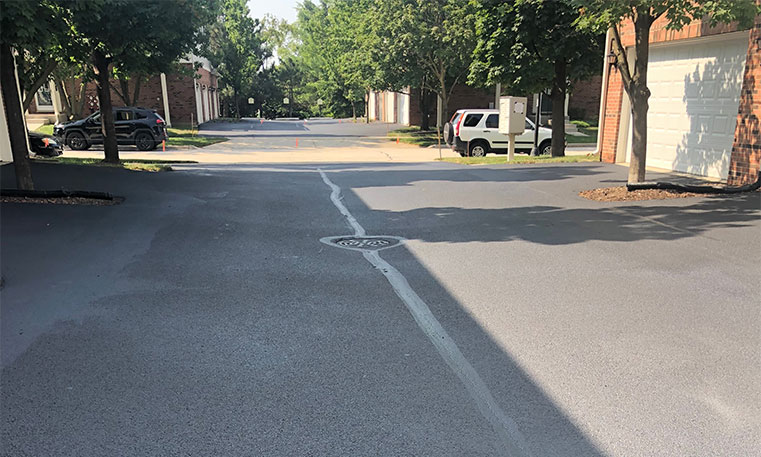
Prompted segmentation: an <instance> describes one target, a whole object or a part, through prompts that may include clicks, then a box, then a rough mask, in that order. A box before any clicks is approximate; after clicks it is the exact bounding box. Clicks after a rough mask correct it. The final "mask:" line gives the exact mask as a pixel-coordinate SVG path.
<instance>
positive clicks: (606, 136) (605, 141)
mask: <svg viewBox="0 0 761 457" xmlns="http://www.w3.org/2000/svg"><path fill="white" fill-rule="evenodd" d="M606 91H607V95H606V104H605V126H604V127H603V131H602V138H601V139H600V141H601V142H602V147H601V149H600V153H601V155H602V161H603V162H608V163H614V162H615V161H616V148H617V147H618V130H619V127H620V123H621V105H622V103H623V97H627V95H626V93H625V92H624V81H623V79H622V78H621V73H620V72H619V71H618V69H617V68H616V67H615V66H611V67H610V72H609V73H608V87H607V89H606Z"/></svg>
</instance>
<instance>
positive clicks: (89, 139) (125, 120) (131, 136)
mask: <svg viewBox="0 0 761 457" xmlns="http://www.w3.org/2000/svg"><path fill="white" fill-rule="evenodd" d="M114 126H115V127H116V141H117V143H119V144H134V145H135V146H137V148H138V149H140V150H141V151H148V150H151V149H155V148H156V146H157V145H158V144H160V143H161V141H162V140H166V139H167V138H168V137H167V134H166V122H164V119H163V118H162V117H161V116H160V115H159V114H158V113H157V112H156V111H153V110H150V109H146V108H139V107H131V106H125V107H121V106H120V107H118V108H114ZM53 134H54V135H55V137H56V138H58V139H59V140H60V141H61V142H62V143H63V144H65V145H67V146H68V147H70V148H71V149H78V150H82V149H88V148H89V147H90V146H92V145H93V144H103V133H102V129H101V123H100V111H96V112H95V113H93V114H92V115H90V116H89V117H86V118H84V119H82V120H79V121H74V122H69V123H66V124H56V126H55V128H54V129H53Z"/></svg>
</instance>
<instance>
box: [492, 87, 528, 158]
mask: <svg viewBox="0 0 761 457" xmlns="http://www.w3.org/2000/svg"><path fill="white" fill-rule="evenodd" d="M526 111H527V106H526V97H500V98H499V133H502V134H504V135H507V137H508V143H507V144H508V146H507V161H508V162H512V160H513V158H514V157H515V135H520V134H521V133H523V131H524V130H526Z"/></svg>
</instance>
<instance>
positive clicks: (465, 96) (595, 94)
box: [367, 76, 602, 130]
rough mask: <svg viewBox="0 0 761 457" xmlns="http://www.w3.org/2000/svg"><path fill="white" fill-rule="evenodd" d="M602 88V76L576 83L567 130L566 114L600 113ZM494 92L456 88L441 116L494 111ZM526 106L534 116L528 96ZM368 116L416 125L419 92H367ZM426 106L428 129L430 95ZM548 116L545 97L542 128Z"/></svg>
mask: <svg viewBox="0 0 761 457" xmlns="http://www.w3.org/2000/svg"><path fill="white" fill-rule="evenodd" d="M601 85H602V76H592V77H590V78H588V79H585V80H582V81H578V82H576V83H575V84H574V85H573V88H572V90H571V92H570V93H569V94H568V96H567V97H566V105H565V115H566V127H567V130H575V128H574V127H572V126H571V125H570V124H568V122H567V121H568V120H569V114H576V116H575V117H574V119H577V118H578V119H596V117H597V113H598V112H599V110H600V88H601ZM498 91H499V92H500V93H501V91H500V90H499V89H498V88H495V90H485V89H479V88H473V87H469V86H466V85H458V86H457V87H455V88H454V90H453V91H452V95H451V97H450V99H449V104H448V107H447V108H448V109H447V110H448V111H449V112H448V113H446V115H445V116H444V119H445V120H449V118H450V117H451V116H452V114H453V113H454V112H455V111H457V110H459V109H463V108H494V107H498V105H499V96H498V95H497V93H498ZM527 97H528V103H529V106H530V107H531V110H530V113H529V114H530V115H531V116H533V114H534V113H535V109H536V106H535V102H534V100H535V95H532V94H528V95H527ZM367 106H368V113H369V116H370V120H371V121H381V122H390V123H397V124H403V125H420V120H421V116H422V114H421V112H420V91H419V90H408V91H405V92H404V93H401V92H390V91H384V92H380V91H375V92H371V93H370V96H369V100H368V103H367ZM428 106H430V107H431V109H430V113H429V116H430V117H429V122H430V125H431V126H434V127H435V126H436V113H437V109H438V107H437V98H436V96H435V95H433V94H431V98H430V99H429V100H428ZM551 112H552V102H551V101H550V97H549V96H545V97H543V99H542V110H541V118H542V121H541V122H542V124H543V125H546V124H548V123H549V119H550V113H551ZM532 118H533V117H532Z"/></svg>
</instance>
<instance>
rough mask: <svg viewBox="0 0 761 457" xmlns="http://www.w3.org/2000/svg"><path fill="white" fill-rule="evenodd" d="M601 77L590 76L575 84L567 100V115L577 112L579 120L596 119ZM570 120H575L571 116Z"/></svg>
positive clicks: (598, 108) (598, 112)
mask: <svg viewBox="0 0 761 457" xmlns="http://www.w3.org/2000/svg"><path fill="white" fill-rule="evenodd" d="M601 90H602V75H595V76H591V77H589V78H587V79H583V80H581V81H578V82H576V83H575V84H574V85H573V88H572V89H571V96H570V97H569V99H568V114H569V115H571V113H572V112H574V113H575V112H579V113H581V115H580V116H579V118H581V119H597V117H598V116H599V115H600V91H601ZM571 118H572V119H576V118H575V117H573V116H571Z"/></svg>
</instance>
